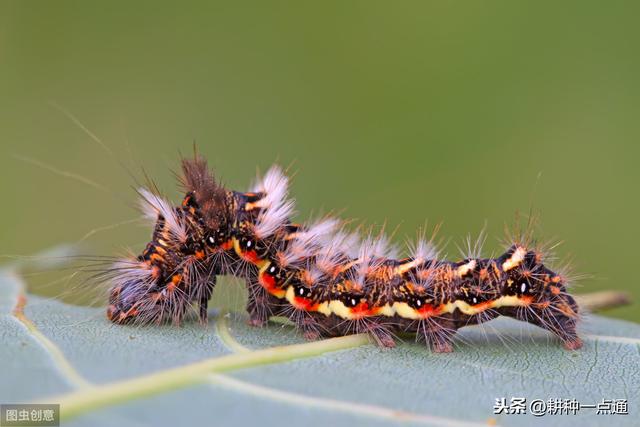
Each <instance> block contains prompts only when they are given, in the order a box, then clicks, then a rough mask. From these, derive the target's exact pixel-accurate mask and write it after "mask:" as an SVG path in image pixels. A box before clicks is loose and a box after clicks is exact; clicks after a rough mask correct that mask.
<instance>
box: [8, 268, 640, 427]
mask: <svg viewBox="0 0 640 427" xmlns="http://www.w3.org/2000/svg"><path fill="white" fill-rule="evenodd" d="M584 329H585V334H584V338H585V346H584V348H583V349H582V350H580V351H577V352H568V351H565V350H563V349H562V348H561V346H560V345H559V344H558V343H557V342H556V341H555V340H554V339H553V338H551V337H550V336H549V335H548V334H546V333H545V332H544V331H541V330H539V329H536V328H533V327H529V326H528V325H525V324H522V323H518V322H515V321H512V320H509V319H498V320H496V321H494V322H491V323H489V324H486V325H485V326H484V328H483V327H478V326H474V327H468V328H465V329H463V330H462V331H461V333H460V339H459V340H458V343H457V347H456V352H455V353H452V354H434V353H431V352H430V351H428V350H427V349H426V348H425V347H423V346H422V345H419V344H415V343H413V342H411V340H410V339H406V341H407V342H404V343H402V344H400V345H399V346H398V347H397V348H395V349H380V348H377V347H376V346H374V345H372V344H370V343H369V341H368V338H367V337H366V336H362V335H358V336H350V337H341V338H337V339H330V340H324V341H319V342H313V343H309V342H304V341H303V340H302V339H301V338H300V337H299V336H298V335H297V334H296V332H295V331H294V330H293V329H292V328H291V327H289V326H288V325H284V324H277V323H273V324H271V325H269V326H268V327H266V328H263V329H255V328H251V327H249V326H247V325H246V324H245V318H244V317H243V316H242V315H239V314H234V315H221V314H218V315H216V313H214V315H213V316H212V319H211V320H210V322H209V325H207V326H201V325H199V324H197V323H187V324H185V325H184V326H182V327H174V326H170V325H167V326H160V327H158V326H153V327H134V326H115V325H112V324H111V323H109V322H108V321H107V320H106V319H105V317H104V310H102V309H96V308H87V307H76V306H70V305H65V304H62V303H60V302H59V301H56V300H53V299H44V298H40V297H36V296H28V297H27V296H25V295H24V294H23V285H22V282H21V279H20V277H19V276H18V275H17V274H15V273H12V272H10V271H0V331H1V332H0V333H1V336H2V341H1V342H2V345H1V346H0V366H2V381H1V382H0V402H2V403H11V402H13V403H24V402H29V401H37V402H42V403H61V405H62V406H61V408H62V409H61V410H62V416H63V421H62V424H61V425H64V426H84V425H90V426H102V425H104V426H107V425H114V424H118V425H123V426H127V425H133V426H137V425H153V426H164V425H180V424H186V425H208V424H214V425H249V424H259V425H261V426H271V425H273V426H276V425H277V426H280V425H283V424H285V425H287V424H299V425H318V426H321V425H322V426H324V425H332V426H333V425H338V426H341V425H344V426H353V425H357V424H366V425H396V424H398V425H399V424H412V425H435V426H474V425H487V424H498V425H529V424H531V423H532V422H538V423H540V424H541V425H563V424H569V423H570V424H572V425H578V424H579V425H584V426H588V425H602V423H605V422H608V423H613V424H615V425H632V424H634V423H635V422H636V421H637V418H636V416H634V415H633V414H634V412H635V411H637V408H638V403H640V402H639V400H640V399H639V397H640V368H639V367H638V366H639V364H638V362H639V361H640V326H638V325H635V324H632V323H627V322H623V321H618V320H611V319H606V318H602V317H598V316H592V317H591V318H589V319H588V320H587V322H586V323H585V325H584ZM502 397H505V398H506V399H507V400H509V399H510V398H511V397H525V398H527V399H528V400H529V401H530V400H532V399H543V400H547V399H555V398H558V399H572V398H575V399H577V400H578V401H579V402H581V403H583V404H597V403H598V402H600V401H601V400H602V399H603V398H604V399H628V401H629V412H630V414H631V415H628V416H624V415H608V416H606V415H598V416H596V415H595V409H581V410H580V411H579V412H578V414H577V415H575V416H570V415H556V416H551V415H547V416H545V417H544V418H535V417H533V416H532V415H494V414H493V405H494V403H495V399H496V398H502ZM636 414H637V413H636Z"/></svg>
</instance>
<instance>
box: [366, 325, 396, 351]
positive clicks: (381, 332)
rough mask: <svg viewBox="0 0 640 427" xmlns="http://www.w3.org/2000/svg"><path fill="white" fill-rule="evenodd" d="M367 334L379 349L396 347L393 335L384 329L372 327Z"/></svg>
mask: <svg viewBox="0 0 640 427" xmlns="http://www.w3.org/2000/svg"><path fill="white" fill-rule="evenodd" d="M369 333H370V334H371V336H372V337H373V339H375V341H376V343H377V344H378V345H379V346H380V347H383V348H394V347H395V346H396V340H395V339H394V338H393V334H392V333H391V332H390V331H389V329H387V328H385V327H372V328H370V329H369Z"/></svg>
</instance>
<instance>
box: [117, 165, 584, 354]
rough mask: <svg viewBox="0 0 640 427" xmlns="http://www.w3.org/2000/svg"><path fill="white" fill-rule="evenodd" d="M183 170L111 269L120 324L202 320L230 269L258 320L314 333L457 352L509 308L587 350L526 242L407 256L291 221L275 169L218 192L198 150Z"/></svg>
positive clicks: (559, 286)
mask: <svg viewBox="0 0 640 427" xmlns="http://www.w3.org/2000/svg"><path fill="white" fill-rule="evenodd" d="M182 173H183V177H182V180H181V183H182V186H183V187H184V190H185V193H186V195H185V197H184V199H183V201H182V204H181V205H180V206H178V207H174V206H172V205H171V204H170V203H169V202H167V201H166V200H164V199H162V198H161V197H160V196H158V195H156V194H153V193H151V192H149V191H147V190H140V194H141V196H142V199H143V205H144V209H145V212H146V213H147V216H148V217H149V218H151V219H153V220H155V228H154V231H153V236H152V239H151V241H150V242H149V243H148V245H147V247H146V249H145V250H144V252H143V253H142V254H141V255H140V256H138V257H137V258H135V259H125V260H122V261H120V262H118V263H117V264H116V265H114V266H113V268H111V269H110V270H109V271H108V272H106V276H108V277H109V278H110V279H111V281H112V287H111V290H110V298H109V307H108V310H107V316H108V318H109V319H110V320H111V321H113V322H115V323H127V322H136V323H153V322H155V323H160V322H163V321H167V320H171V321H173V322H174V323H179V322H180V321H181V320H182V319H183V318H184V316H185V314H186V313H187V312H188V311H189V309H190V308H192V307H194V306H197V307H198V309H199V311H198V313H199V317H200V319H201V321H203V322H205V321H206V316H207V304H208V301H209V298H210V296H211V294H212V291H213V288H214V286H215V282H216V277H217V276H218V275H224V274H230V275H234V276H237V277H241V278H243V279H245V280H246V283H247V288H248V290H249V300H248V303H247V311H248V312H249V316H250V323H251V324H252V325H255V326H261V325H263V324H264V323H265V322H267V321H268V320H269V318H270V317H271V316H286V317H288V318H289V319H291V320H292V321H293V323H294V324H295V325H296V326H297V327H298V328H299V329H301V330H302V332H303V333H304V335H305V337H306V338H308V339H316V338H319V337H322V336H336V335H345V334H350V333H362V332H366V333H370V334H371V335H372V336H373V337H374V338H375V340H376V341H377V343H378V344H380V345H381V346H385V347H392V346H394V345H395V339H394V337H395V335H396V334H397V333H398V332H410V333H415V334H416V336H417V337H418V339H420V340H422V341H424V342H425V343H426V344H427V345H428V346H430V347H431V348H432V349H433V350H434V351H436V352H449V351H452V349H453V347H452V338H453V336H454V334H455V333H456V331H457V330H458V329H459V328H461V327H464V326H466V325H471V324H477V323H482V322H486V321H489V320H491V319H493V318H495V317H497V316H499V315H504V316H509V317H513V318H516V319H518V320H521V321H525V322H528V323H531V324H534V325H537V326H539V327H541V328H544V329H546V330H548V331H550V332H552V333H553V334H555V335H556V336H557V337H558V338H559V339H560V340H561V341H562V342H563V344H564V346H565V347H566V348H567V349H570V350H575V349H578V348H580V347H581V345H582V341H581V340H580V338H579V337H578V335H577V333H576V324H577V322H578V320H579V310H578V306H577V304H576V302H575V300H574V298H573V297H572V296H571V295H569V293H568V292H567V288H566V283H565V279H564V278H563V277H562V276H561V275H559V274H556V273H555V272H554V271H552V270H550V269H549V268H548V267H547V266H546V265H545V264H544V262H543V255H542V253H541V252H540V251H538V250H536V249H535V248H533V247H531V244H530V243H529V242H528V241H527V240H526V239H517V241H513V242H512V243H511V245H510V247H509V248H508V249H507V250H506V252H505V253H504V254H503V255H501V256H499V257H497V258H480V257H479V256H478V255H477V254H474V255H473V256H470V257H468V258H467V259H464V260H462V261H459V262H453V261H445V260H440V259H438V256H437V251H436V250H435V249H434V247H433V245H431V244H430V243H429V242H426V241H423V240H421V241H418V242H417V244H415V245H414V247H413V249H412V250H411V253H410V254H409V256H408V257H407V258H404V259H399V258H398V257H397V255H396V254H395V253H394V251H393V250H391V249H390V245H389V243H388V240H387V238H386V237H385V236H382V235H380V236H373V235H370V236H368V237H366V238H365V239H364V240H363V241H360V239H359V237H358V236H357V235H355V234H350V233H348V232H346V231H345V230H344V229H343V228H342V227H341V225H340V221H338V220H336V219H333V218H323V219H321V220H318V221H316V222H314V223H311V224H306V225H299V224H294V223H292V222H291V220H290V217H291V216H292V214H293V208H294V206H293V202H292V201H291V200H289V198H288V179H287V177H286V176H285V175H284V174H283V173H282V172H281V170H280V169H279V168H278V167H273V168H271V169H270V170H269V171H268V172H267V173H266V174H265V176H264V177H263V178H262V179H260V180H259V181H258V183H257V184H256V185H255V186H254V188H252V190H251V191H249V192H237V191H231V190H227V189H225V188H223V187H221V186H220V185H219V184H218V183H217V182H216V181H215V179H214V177H213V175H212V174H211V172H210V171H209V170H208V168H207V163H206V161H205V160H204V159H203V158H201V157H199V156H197V155H196V157H195V158H194V159H185V160H183V161H182Z"/></svg>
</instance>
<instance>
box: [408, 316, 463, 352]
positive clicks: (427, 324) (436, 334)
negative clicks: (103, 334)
mask: <svg viewBox="0 0 640 427" xmlns="http://www.w3.org/2000/svg"><path fill="white" fill-rule="evenodd" d="M456 329H457V328H456V325H455V322H454V321H453V320H451V319H448V318H426V319H421V320H418V321H416V322H414V324H413V325H412V326H411V328H410V329H409V330H410V331H411V332H415V333H416V338H417V340H418V341H423V342H424V343H425V344H426V345H427V346H428V347H429V348H430V349H431V350H432V351H433V352H434V353H451V352H452V351H453V336H454V335H455V333H456Z"/></svg>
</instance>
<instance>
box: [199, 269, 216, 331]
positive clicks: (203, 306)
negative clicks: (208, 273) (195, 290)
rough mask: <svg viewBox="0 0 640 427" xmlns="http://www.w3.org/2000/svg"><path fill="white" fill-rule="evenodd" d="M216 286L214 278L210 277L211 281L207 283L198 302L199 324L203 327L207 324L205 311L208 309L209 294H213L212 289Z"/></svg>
mask: <svg viewBox="0 0 640 427" xmlns="http://www.w3.org/2000/svg"><path fill="white" fill-rule="evenodd" d="M215 286H216V277H215V276H212V277H211V280H210V281H209V282H208V283H207V285H206V287H205V289H204V291H203V292H202V295H200V301H199V319H200V323H201V324H203V325H206V324H207V318H208V315H207V309H208V308H209V298H211V294H212V293H213V288H214V287H215Z"/></svg>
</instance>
